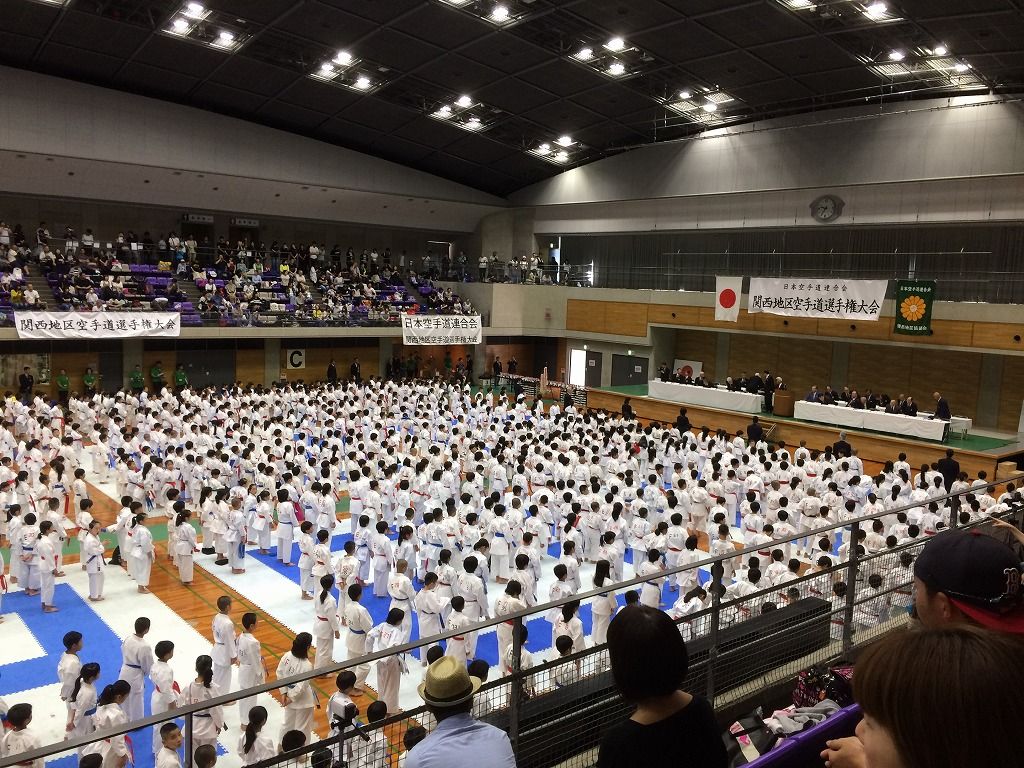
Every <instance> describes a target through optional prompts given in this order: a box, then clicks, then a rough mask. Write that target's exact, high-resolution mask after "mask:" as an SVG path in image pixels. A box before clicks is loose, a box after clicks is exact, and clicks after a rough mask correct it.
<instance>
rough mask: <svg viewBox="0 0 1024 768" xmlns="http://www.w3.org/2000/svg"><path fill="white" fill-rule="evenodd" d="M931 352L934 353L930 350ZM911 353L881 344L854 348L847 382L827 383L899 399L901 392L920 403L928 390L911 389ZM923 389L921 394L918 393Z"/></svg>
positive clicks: (859, 345) (907, 350) (860, 345)
mask: <svg viewBox="0 0 1024 768" xmlns="http://www.w3.org/2000/svg"><path fill="white" fill-rule="evenodd" d="M929 351H931V350H929ZM910 352H911V350H909V349H906V348H901V347H889V346H882V345H880V344H851V345H850V365H849V375H848V376H847V380H846V381H831V382H827V383H829V384H831V385H832V386H833V387H834V388H836V389H842V388H843V387H844V386H849V387H850V388H852V389H857V390H858V391H860V392H863V391H864V390H867V389H870V390H871V391H872V392H884V393H887V394H888V395H890V396H891V397H896V396H897V395H898V394H900V393H901V392H902V393H904V394H909V395H913V396H914V398H915V399H918V398H919V397H920V395H921V394H922V393H923V390H924V389H925V388H926V387H927V385H925V387H916V388H914V387H912V386H911V361H912V356H911V354H910ZM917 389H920V390H921V392H917V391H916V390H917Z"/></svg>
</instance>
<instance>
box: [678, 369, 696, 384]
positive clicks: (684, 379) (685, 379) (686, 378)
mask: <svg viewBox="0 0 1024 768" xmlns="http://www.w3.org/2000/svg"><path fill="white" fill-rule="evenodd" d="M676 381H677V382H679V383H680V384H693V376H691V375H690V374H689V373H687V372H686V371H684V370H683V369H682V368H680V369H679V370H678V371H676Z"/></svg>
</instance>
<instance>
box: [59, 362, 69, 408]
mask: <svg viewBox="0 0 1024 768" xmlns="http://www.w3.org/2000/svg"><path fill="white" fill-rule="evenodd" d="M55 381H56V382H57V400H58V401H59V402H60V404H61V405H62V406H64V407H65V408H67V406H68V396H69V394H70V393H71V379H70V378H68V372H67V371H65V370H64V369H63V368H61V369H60V373H58V374H57V378H56V379H55Z"/></svg>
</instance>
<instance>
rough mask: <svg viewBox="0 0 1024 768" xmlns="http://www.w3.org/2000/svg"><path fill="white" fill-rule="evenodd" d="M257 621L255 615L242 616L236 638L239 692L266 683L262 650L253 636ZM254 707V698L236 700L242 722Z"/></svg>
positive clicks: (265, 668) (265, 666) (246, 614)
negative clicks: (238, 633) (239, 630)
mask: <svg viewBox="0 0 1024 768" xmlns="http://www.w3.org/2000/svg"><path fill="white" fill-rule="evenodd" d="M257 621H258V617H257V615H256V614H255V613H245V614H243V615H242V633H241V634H240V635H239V636H238V689H239V690H241V691H244V690H247V689H249V688H252V687H254V686H257V685H262V684H263V683H265V682H267V665H266V662H264V660H263V648H262V646H261V645H260V641H259V640H257V639H256V636H255V635H254V634H253V630H254V629H255V628H256V624H257ZM255 705H256V697H255V696H246V697H245V698H242V699H239V700H238V716H239V719H240V720H241V721H242V722H246V721H247V720H248V719H249V713H250V712H251V711H252V710H253V709H255Z"/></svg>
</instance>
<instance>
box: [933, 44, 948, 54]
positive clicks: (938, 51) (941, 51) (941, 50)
mask: <svg viewBox="0 0 1024 768" xmlns="http://www.w3.org/2000/svg"><path fill="white" fill-rule="evenodd" d="M932 53H934V54H935V55H936V56H945V55H946V54H947V53H949V48H947V47H946V46H944V45H937V46H935V48H933V49H932Z"/></svg>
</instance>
